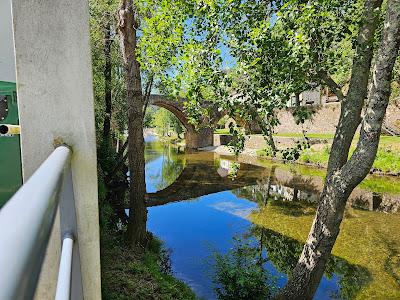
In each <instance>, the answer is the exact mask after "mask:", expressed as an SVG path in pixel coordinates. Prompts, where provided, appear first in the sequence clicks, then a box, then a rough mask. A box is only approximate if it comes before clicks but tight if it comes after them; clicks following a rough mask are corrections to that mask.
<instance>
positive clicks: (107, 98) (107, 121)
mask: <svg viewBox="0 0 400 300" xmlns="http://www.w3.org/2000/svg"><path fill="white" fill-rule="evenodd" d="M111 43H112V39H111V22H110V21H108V22H107V24H106V26H105V28H104V59H105V64H104V104H105V116H104V122H103V139H104V142H105V143H106V145H107V146H109V145H110V140H111V113H112V98H111V87H112V85H111V79H112V77H111V76H112V73H111V72H112V61H111Z"/></svg>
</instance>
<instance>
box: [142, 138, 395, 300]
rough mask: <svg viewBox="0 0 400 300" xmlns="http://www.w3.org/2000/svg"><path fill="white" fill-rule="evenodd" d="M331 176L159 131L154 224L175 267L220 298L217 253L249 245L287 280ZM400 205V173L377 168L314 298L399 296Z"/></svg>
mask: <svg viewBox="0 0 400 300" xmlns="http://www.w3.org/2000/svg"><path fill="white" fill-rule="evenodd" d="M323 180H324V170H321V169H314V168H309V167H304V166H298V165H292V164H282V163H276V162H271V161H268V160H258V159H256V158H252V157H241V158H239V160H238V161H236V162H235V161H234V158H233V157H230V156H220V155H218V154H216V153H212V152H192V153H187V152H184V150H183V149H179V148H178V147H174V146H172V145H170V144H163V143H161V142H158V141H154V140H153V141H151V142H147V143H146V186H147V192H148V193H150V195H149V203H150V204H151V205H152V206H151V207H150V208H149V212H148V230H149V231H151V232H153V233H154V234H155V235H156V236H157V237H159V238H160V239H161V240H162V241H163V242H164V245H165V247H166V248H167V249H169V251H170V260H171V267H172V271H173V273H174V275H175V276H176V277H177V278H179V279H181V280H183V281H184V282H185V283H187V284H188V285H189V286H190V287H191V288H192V289H193V290H194V291H195V293H196V294H197V295H198V296H199V297H201V298H203V299H216V298H217V295H216V292H215V288H216V287H218V286H219V287H221V282H217V280H216V279H215V270H216V269H215V257H216V256H218V255H219V257H221V256H220V255H223V254H226V253H234V250H235V249H236V250H238V249H239V250H240V249H242V250H243V249H245V248H246V247H247V248H250V249H253V250H254V251H253V252H251V253H252V254H251V255H254V257H253V258H252V259H253V260H254V259H256V260H258V259H259V262H260V263H261V264H262V266H263V268H264V269H265V270H266V273H267V274H268V281H270V285H273V286H275V287H276V288H279V287H282V286H283V285H284V284H285V283H286V282H287V276H288V274H289V272H290V270H291V269H292V268H293V266H294V264H295V263H296V261H297V258H298V256H299V254H300V252H301V250H302V245H303V242H304V241H305V239H306V237H307V234H308V231H309V229H310V226H311V223H312V220H313V217H314V213H315V207H316V202H317V199H318V194H319V193H320V191H321V189H322V187H323ZM399 212H400V180H399V179H396V178H393V177H374V176H369V177H368V178H367V179H365V180H364V181H363V183H361V184H360V186H359V187H358V188H356V189H355V191H354V192H353V194H352V195H351V196H350V199H349V205H348V207H347V209H346V213H345V219H344V221H343V223H342V226H341V232H340V234H339V237H338V239H337V242H336V244H335V247H334V249H333V251H332V257H331V259H330V261H329V262H328V264H327V269H326V271H325V274H324V277H323V279H322V281H321V283H320V286H319V288H318V290H317V293H316V295H315V299H400V233H399V232H400V231H399V227H400V214H399ZM247 248H246V249H247ZM229 251H230V252H229ZM257 257H258V258H257Z"/></svg>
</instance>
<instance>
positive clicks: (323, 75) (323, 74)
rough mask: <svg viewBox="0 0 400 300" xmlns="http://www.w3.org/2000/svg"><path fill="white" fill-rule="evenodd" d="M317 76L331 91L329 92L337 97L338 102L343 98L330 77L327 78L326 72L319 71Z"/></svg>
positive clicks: (339, 89) (340, 90) (337, 86)
mask: <svg viewBox="0 0 400 300" xmlns="http://www.w3.org/2000/svg"><path fill="white" fill-rule="evenodd" d="M318 75H319V76H320V77H321V79H322V80H323V81H324V82H325V84H326V85H327V86H328V87H329V88H330V89H331V91H332V92H333V93H334V94H335V95H336V96H337V97H338V99H339V101H340V102H342V100H343V99H344V98H345V97H344V95H343V92H342V89H341V88H340V86H339V85H338V84H337V83H336V82H335V81H334V80H333V78H332V77H331V76H329V74H328V72H326V71H319V72H318Z"/></svg>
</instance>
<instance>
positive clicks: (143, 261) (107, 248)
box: [101, 232, 196, 300]
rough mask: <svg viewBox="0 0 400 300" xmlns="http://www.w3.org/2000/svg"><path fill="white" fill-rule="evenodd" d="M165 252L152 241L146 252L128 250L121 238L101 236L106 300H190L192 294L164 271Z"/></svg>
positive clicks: (194, 297)
mask: <svg viewBox="0 0 400 300" xmlns="http://www.w3.org/2000/svg"><path fill="white" fill-rule="evenodd" d="M165 265H166V264H165V251H163V250H162V244H161V242H160V241H159V240H158V239H155V238H153V239H152V240H151V241H150V242H149V245H148V247H147V250H146V252H145V253H140V251H138V250H133V249H130V248H128V247H127V246H126V245H125V243H124V242H123V240H122V239H121V238H120V237H115V236H112V235H111V234H110V233H104V232H103V233H102V239H101V271H102V274H101V277H102V294H103V299H104V300H128V299H129V300H130V299H138V300H141V299H143V300H147V299H160V300H164V299H165V300H190V299H196V296H195V294H194V293H193V291H192V290H191V289H190V288H189V287H188V286H187V285H185V284H184V283H183V282H181V281H179V280H178V279H176V278H175V277H173V276H172V275H171V274H169V273H168V272H165V271H163V269H165V267H163V266H165Z"/></svg>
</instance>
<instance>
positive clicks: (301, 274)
mask: <svg viewBox="0 0 400 300" xmlns="http://www.w3.org/2000/svg"><path fill="white" fill-rule="evenodd" d="M367 2H368V1H367ZM370 2H374V1H370ZM366 7H368V3H367V5H366ZM366 14H367V15H368V11H366ZM372 36H373V35H372ZM399 46H400V0H389V1H388V5H387V14H386V19H385V24H384V29H383V34H382V40H381V43H380V46H379V49H378V52H377V57H376V64H375V68H374V71H373V77H372V80H371V84H372V87H371V90H370V94H369V99H368V102H367V108H366V113H365V116H364V119H363V121H362V127H361V132H360V139H359V142H358V144H357V148H356V150H355V152H354V153H353V155H352V156H351V158H350V159H349V160H348V161H345V162H344V163H343V165H342V166H340V167H334V168H333V170H332V171H331V173H329V172H328V176H327V179H326V183H325V187H324V190H323V192H322V194H321V197H320V201H319V205H318V209H317V213H316V217H315V219H314V222H313V225H312V227H311V231H310V233H309V236H308V238H307V242H306V244H305V245H304V248H303V252H302V254H301V256H300V259H299V261H298V263H297V265H296V267H295V268H294V270H293V272H292V274H291V276H290V279H289V282H288V283H287V285H286V286H285V288H284V289H283V290H282V291H281V293H280V294H279V295H278V296H277V298H278V299H312V297H313V295H314V293H315V291H316V289H317V288H318V285H319V282H320V280H321V278H322V275H323V273H324V270H325V265H326V262H327V260H328V259H329V257H330V253H331V250H332V248H333V246H334V244H335V241H336V237H337V236H338V234H339V227H340V223H341V221H342V218H343V214H344V210H345V205H346V201H347V199H348V197H349V195H350V193H351V192H352V191H353V189H354V188H355V187H356V186H357V185H358V184H359V183H360V182H361V181H362V180H363V179H364V178H365V176H367V174H368V172H369V170H370V168H371V166H372V164H373V162H374V159H375V156H376V152H377V149H378V144H379V138H380V134H381V128H382V122H383V118H384V116H385V112H386V108H387V105H388V102H389V96H390V82H391V78H392V71H393V66H394V63H395V61H396V57H397V55H398V51H399ZM365 63H368V62H367V61H365ZM355 64H356V62H355ZM359 67H360V69H358V68H359ZM361 69H363V68H362V67H361V65H359V66H356V68H354V67H353V73H352V77H354V76H357V77H359V76H362V75H363V74H359V73H358V71H357V70H361ZM368 72H369V70H368ZM363 83H364V82H362V84H363ZM361 95H362V93H360V96H361ZM342 109H344V110H345V111H344V112H342V117H341V119H340V120H341V121H340V122H344V123H346V124H348V123H349V122H350V121H349V119H348V118H351V119H352V120H353V123H351V126H349V127H348V130H347V131H346V129H345V128H344V127H343V126H344V124H343V123H342V124H339V126H338V130H339V127H340V128H342V129H340V130H342V131H343V134H344V135H346V136H347V135H350V133H352V137H353V136H354V133H355V129H354V127H355V126H356V124H357V123H358V119H359V118H361V110H359V107H357V108H356V110H357V111H359V112H357V113H355V112H354V110H353V108H351V107H348V105H344V106H343V108H342ZM346 116H349V117H346ZM354 116H355V118H354ZM357 126H358V125H357ZM356 128H357V127H356ZM335 139H338V136H337V135H336V137H335ZM346 139H347V138H346ZM350 142H351V141H350ZM332 155H334V156H332ZM335 156H339V155H338V154H335V153H331V157H330V159H331V160H333V159H335ZM334 165H335V166H337V164H334Z"/></svg>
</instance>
